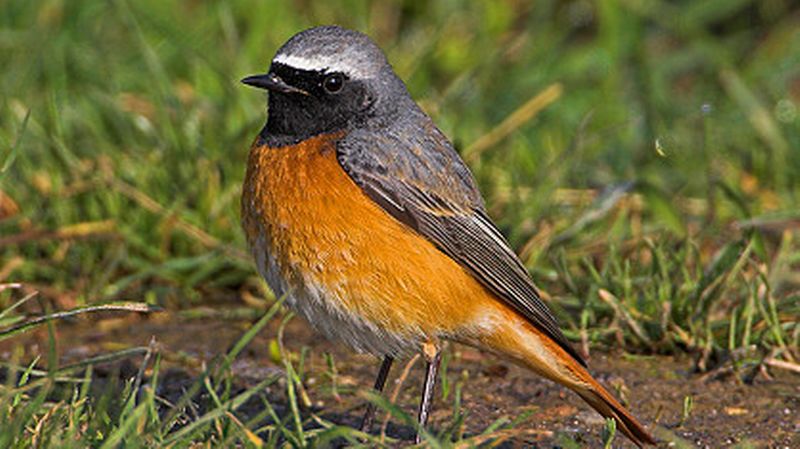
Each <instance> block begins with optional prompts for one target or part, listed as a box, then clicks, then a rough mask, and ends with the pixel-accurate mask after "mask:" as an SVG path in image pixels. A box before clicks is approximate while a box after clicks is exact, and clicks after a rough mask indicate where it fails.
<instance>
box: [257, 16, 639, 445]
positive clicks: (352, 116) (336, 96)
mask: <svg viewBox="0 0 800 449" xmlns="http://www.w3.org/2000/svg"><path fill="white" fill-rule="evenodd" d="M242 82H243V83H245V84H247V85H250V86H254V87H258V88H262V89H266V90H268V91H269V99H268V110H269V114H268V118H267V122H266V125H265V126H264V128H263V129H262V130H261V132H260V133H259V135H258V137H257V138H256V140H255V142H254V144H253V145H252V148H251V149H250V155H249V159H248V163H247V174H246V176H245V181H244V188H243V193H242V225H243V227H244V230H245V232H246V234H247V241H248V243H249V245H250V249H251V251H252V253H253V256H254V257H255V261H256V265H257V267H258V270H259V272H260V274H261V275H262V276H263V277H264V279H265V280H266V281H267V283H268V284H269V286H270V288H271V289H272V290H273V291H274V292H275V294H276V295H279V296H282V295H286V298H287V299H286V303H287V304H288V306H289V307H290V308H291V309H293V310H294V311H296V312H297V313H298V314H299V315H301V316H303V317H304V318H305V319H306V320H307V321H308V322H309V323H311V325H312V326H314V327H315V328H316V329H317V330H319V331H320V332H322V333H323V334H325V335H326V336H328V337H329V338H339V339H341V340H344V341H345V342H346V343H348V344H349V345H350V346H352V347H353V348H355V349H356V350H358V351H361V352H367V353H371V354H374V355H375V356H377V357H382V358H383V363H382V365H381V368H380V372H379V375H378V379H377V381H376V382H375V389H376V390H378V391H381V390H382V389H383V386H384V383H385V381H386V377H387V374H388V372H389V369H390V367H391V365H392V361H393V360H394V359H395V358H397V357H400V356H403V355H407V354H409V353H414V352H418V351H421V352H422V354H423V355H424V357H425V360H426V363H427V371H426V375H425V382H424V387H423V390H422V400H421V402H420V408H419V424H420V428H422V427H424V426H425V424H426V422H427V417H428V414H429V412H430V405H431V398H432V395H433V387H434V385H435V381H436V372H437V369H438V365H439V360H440V348H441V345H442V342H443V341H445V340H449V341H454V342H458V343H463V344H466V345H470V346H473V347H476V348H479V349H482V350H486V351H489V352H492V353H495V354H498V355H500V356H502V357H505V358H507V359H509V360H511V361H513V362H515V363H517V364H520V365H522V366H524V367H527V368H529V369H530V370H532V371H534V372H535V373H537V374H539V375H542V376H544V377H546V378H548V379H550V380H553V381H555V382H558V383H560V384H561V385H564V386H566V387H568V388H570V389H571V390H573V391H574V392H576V393H577V394H578V395H579V396H580V397H581V398H583V399H584V400H585V401H586V402H588V403H589V405H591V406H592V407H594V408H595V409H596V410H597V411H598V412H600V414H602V415H603V416H605V417H607V418H613V419H614V420H616V423H617V428H619V429H620V430H621V431H622V432H623V433H624V434H625V435H627V436H628V438H630V439H631V440H632V441H633V442H634V443H636V444H637V445H638V446H642V445H644V444H654V443H655V440H654V439H653V437H652V436H650V434H649V433H648V432H647V430H646V429H645V428H644V426H642V425H641V424H640V423H639V422H638V421H637V420H636V418H634V417H633V415H631V413H630V412H628V411H627V410H626V409H625V407H623V406H622V405H621V404H620V403H619V402H618V401H617V400H616V399H615V398H614V397H613V396H612V395H611V394H610V393H609V392H608V391H607V390H606V389H605V388H603V387H602V386H601V385H600V384H599V383H598V382H597V381H596V380H595V379H594V378H593V377H592V376H591V374H589V372H588V371H587V369H586V362H585V361H584V359H583V357H582V356H581V354H580V353H578V352H577V351H576V350H575V349H574V348H573V347H572V346H571V344H570V342H569V341H568V340H567V338H566V337H565V336H564V334H563V333H562V332H561V330H560V329H559V326H558V323H557V322H556V319H555V318H554V317H553V315H552V313H551V312H550V310H549V309H548V308H547V306H546V305H545V304H544V303H543V302H542V300H541V297H540V295H539V292H538V291H537V288H536V286H535V285H534V283H533V281H532V280H531V278H530V277H529V274H528V271H527V270H526V268H525V266H524V265H523V264H522V262H520V260H519V258H518V257H517V256H516V254H514V251H512V250H511V248H510V247H509V244H508V243H507V242H506V240H505V238H504V237H503V235H502V234H501V233H500V231H499V230H498V229H497V227H496V226H495V225H494V223H493V222H492V220H491V219H490V218H489V215H488V213H487V212H486V208H485V207H484V203H483V199H482V198H481V194H480V192H479V191H478V189H477V187H476V185H475V180H474V179H473V177H472V174H471V173H470V171H469V169H468V168H467V166H466V165H465V163H464V162H463V161H462V160H461V158H460V157H459V155H458V154H457V153H456V151H455V150H454V149H453V146H452V144H451V143H450V142H449V141H448V139H447V137H445V135H444V134H443V133H442V132H441V131H440V130H439V129H438V128H437V127H436V125H435V124H434V123H433V121H432V120H431V118H430V117H428V115H426V114H425V113H424V112H423V111H422V110H421V109H420V108H419V106H417V104H416V103H415V102H414V100H413V99H412V98H411V96H410V95H409V93H408V91H407V89H406V86H405V84H404V83H403V81H402V80H400V78H399V77H398V76H397V75H396V74H395V73H394V70H393V69H392V67H391V65H389V62H388V61H387V59H386V56H385V55H384V54H383V52H382V51H381V49H380V48H379V47H378V46H377V45H376V44H375V43H374V42H373V41H372V40H371V39H370V38H369V37H367V36H366V35H364V34H362V33H359V32H356V31H351V30H347V29H344V28H340V27H337V26H321V27H316V28H311V29H308V30H306V31H303V32H300V33H298V34H296V35H295V36H293V37H292V38H291V39H289V41H288V42H286V43H285V44H284V45H283V46H282V47H281V48H280V49H279V50H278V52H277V54H276V55H275V57H274V58H273V60H272V63H271V66H270V69H269V72H268V73H267V74H264V75H255V76H249V77H247V78H244V79H243V80H242ZM374 413H375V409H374V407H372V406H368V407H367V412H366V413H365V416H364V419H363V421H362V426H361V427H362V430H364V431H365V432H369V429H370V428H371V424H372V420H373V416H374ZM419 438H420V436H419V435H417V441H419Z"/></svg>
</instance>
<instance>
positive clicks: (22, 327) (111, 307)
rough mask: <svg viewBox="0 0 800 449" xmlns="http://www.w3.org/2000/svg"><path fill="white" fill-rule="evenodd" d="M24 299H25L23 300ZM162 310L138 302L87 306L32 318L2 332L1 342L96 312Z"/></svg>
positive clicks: (147, 311) (0, 335) (0, 334)
mask: <svg viewBox="0 0 800 449" xmlns="http://www.w3.org/2000/svg"><path fill="white" fill-rule="evenodd" d="M23 299H24V298H23ZM158 310H160V309H159V308H157V307H153V306H150V305H147V304H143V303H136V302H122V303H111V304H102V305H99V306H87V307H79V308H77V309H72V310H67V311H64V312H56V313H51V314H48V315H43V316H40V317H36V318H32V319H30V320H28V321H25V322H24V323H20V324H17V325H15V326H12V327H10V328H8V329H5V330H3V331H0V341H3V340H6V339H8V338H11V337H13V336H14V335H17V334H19V333H21V332H25V331H26V330H28V329H31V328H34V327H36V326H40V325H42V324H45V323H48V322H50V321H53V320H60V319H64V318H68V317H72V316H76V315H81V314H85V313H95V312H139V313H149V312H155V311H158Z"/></svg>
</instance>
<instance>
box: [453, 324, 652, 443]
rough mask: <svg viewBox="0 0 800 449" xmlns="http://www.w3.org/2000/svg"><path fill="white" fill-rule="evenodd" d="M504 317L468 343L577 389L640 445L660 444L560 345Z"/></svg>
mask: <svg viewBox="0 0 800 449" xmlns="http://www.w3.org/2000/svg"><path fill="white" fill-rule="evenodd" d="M502 315H504V316H503V317H502V318H500V317H495V318H499V319H495V320H492V321H493V322H494V323H495V325H494V326H490V327H489V328H486V327H484V328H483V329H484V332H485V333H483V332H482V333H481V334H482V335H480V336H479V337H478V338H477V341H475V340H472V339H470V340H469V341H468V342H469V343H472V344H475V345H476V346H478V347H481V348H483V349H487V350H489V351H491V352H495V353H497V354H499V355H501V356H505V357H508V358H510V359H511V360H513V361H514V362H516V363H518V364H520V365H522V366H524V367H526V368H528V369H531V370H533V371H534V372H536V373H538V374H540V375H542V376H544V377H546V378H548V379H550V380H553V381H555V382H557V383H559V384H561V385H564V386H566V387H568V388H569V389H571V390H573V391H574V392H576V393H577V394H578V395H579V396H580V397H581V398H583V400H584V401H586V402H587V403H588V404H589V405H591V406H592V407H593V408H594V409H595V410H597V411H598V412H599V413H600V414H601V415H603V416H604V417H606V418H613V419H614V420H615V421H616V422H617V428H618V429H619V430H620V431H621V432H622V433H624V434H625V435H626V436H627V437H628V438H630V439H631V441H633V442H634V443H635V444H636V445H637V446H639V447H642V446H644V445H646V444H656V440H655V439H654V438H653V437H652V436H651V435H650V434H649V433H648V432H647V429H645V428H644V426H643V425H642V424H641V423H639V421H638V420H636V418H634V417H633V415H632V414H631V413H630V412H629V411H628V410H626V409H625V407H623V406H622V404H620V403H619V402H618V401H617V400H616V399H614V397H613V396H612V395H611V394H610V393H609V392H608V391H607V390H606V389H605V388H603V386H602V385H600V383H598V382H597V381H596V380H595V379H594V378H593V377H592V375H591V374H589V372H588V371H587V370H586V369H585V368H584V367H583V366H582V365H581V364H579V363H578V362H577V361H575V359H573V358H572V356H570V355H569V354H568V353H567V352H566V351H565V350H564V349H562V348H561V347H560V346H559V345H558V344H557V343H555V342H553V341H552V340H550V339H549V338H548V337H547V336H545V335H544V334H542V333H541V332H539V331H538V330H537V329H536V328H535V327H533V326H532V325H531V324H530V323H528V322H527V321H525V320H524V319H523V318H522V317H520V316H519V315H516V314H515V313H513V312H511V311H508V310H505V311H503V313H502ZM501 323H502V324H501Z"/></svg>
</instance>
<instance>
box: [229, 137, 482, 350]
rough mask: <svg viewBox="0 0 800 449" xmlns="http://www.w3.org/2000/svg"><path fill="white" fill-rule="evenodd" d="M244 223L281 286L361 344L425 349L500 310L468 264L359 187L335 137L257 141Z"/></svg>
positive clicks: (313, 316)
mask: <svg viewBox="0 0 800 449" xmlns="http://www.w3.org/2000/svg"><path fill="white" fill-rule="evenodd" d="M242 222H243V226H244V228H245V232H246V234H247V239H248V242H249V244H250V247H251V250H252V251H253V254H254V256H255V258H256V261H257V265H258V266H259V270H260V272H261V274H262V275H263V276H264V277H265V279H266V280H267V282H268V283H269V284H270V287H271V288H273V290H275V292H276V294H278V295H281V294H287V303H288V304H289V305H290V306H292V307H293V308H294V309H296V310H297V311H299V312H300V314H301V315H303V316H305V317H306V319H308V320H309V321H310V322H311V323H312V324H313V325H314V326H316V327H317V328H319V329H320V330H321V331H323V332H324V333H326V334H328V335H329V336H332V337H340V338H343V339H344V340H345V341H347V342H348V343H350V344H351V345H352V346H354V347H355V348H356V349H359V350H363V351H367V352H372V353H376V354H398V353H402V352H407V351H410V350H417V349H419V344H420V343H421V342H424V341H431V340H436V339H438V338H455V337H456V336H457V335H459V336H463V334H464V333H465V332H466V333H468V334H469V333H472V332H470V329H469V328H471V327H475V326H478V327H479V326H480V325H481V322H482V321H485V318H486V317H487V316H493V315H495V314H494V313H488V312H492V311H494V312H496V311H497V306H498V304H496V301H493V300H492V299H491V297H490V295H489V293H488V291H486V290H485V289H484V288H483V286H481V285H480V284H479V283H478V282H477V281H476V280H475V279H474V278H473V277H472V276H471V275H469V274H468V273H467V272H466V271H465V270H464V269H463V268H462V267H461V266H460V265H458V264H457V263H456V262H454V261H453V260H452V259H450V258H449V257H447V256H446V255H444V254H443V253H442V252H441V251H439V250H438V249H437V248H436V247H435V246H434V245H433V244H431V243H430V242H429V241H428V240H426V239H425V238H423V237H421V236H420V235H418V234H417V233H416V232H414V231H413V230H412V229H410V228H408V227H406V226H405V225H404V224H402V223H400V222H399V221H397V220H395V219H394V218H393V217H391V216H390V215H389V214H387V213H386V212H385V211H384V210H383V209H381V208H380V206H378V205H377V204H375V203H374V202H373V201H372V200H371V199H370V198H369V197H367V196H366V194H364V193H363V192H362V191H361V189H360V188H359V187H358V186H357V185H356V184H355V183H354V182H353V181H352V180H351V179H350V177H349V176H348V175H347V174H346V173H345V172H344V171H343V170H342V168H341V167H340V165H339V163H338V162H337V161H336V153H335V149H334V146H333V143H332V137H330V136H329V137H325V136H321V137H316V138H312V139H309V140H307V141H304V142H302V143H300V144H298V145H295V146H288V147H281V148H270V147H267V146H254V147H253V148H252V150H251V153H250V158H249V162H248V168H247V175H246V179H245V184H244V191H243V197H242ZM487 307H488V308H490V309H493V310H487ZM487 313H488V315H487ZM459 339H460V338H459ZM380 340H384V341H380Z"/></svg>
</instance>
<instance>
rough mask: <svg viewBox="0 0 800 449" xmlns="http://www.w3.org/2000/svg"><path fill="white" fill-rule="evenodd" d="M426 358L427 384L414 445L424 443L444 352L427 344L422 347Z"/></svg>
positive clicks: (424, 387) (421, 402)
mask: <svg viewBox="0 0 800 449" xmlns="http://www.w3.org/2000/svg"><path fill="white" fill-rule="evenodd" d="M422 353H423V355H424V356H425V361H426V366H425V384H424V386H423V387H422V400H421V401H420V403H419V419H418V422H419V431H418V432H417V435H416V436H415V437H414V443H416V444H419V443H420V442H421V441H422V438H421V435H420V432H421V431H422V429H424V428H425V426H426V425H427V423H428V415H430V412H431V405H433V404H432V402H433V387H434V386H436V374H437V372H438V371H439V363H440V362H441V361H442V351H441V350H440V349H439V348H438V347H436V346H435V345H433V344H432V343H426V344H425V345H423V347H422Z"/></svg>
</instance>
